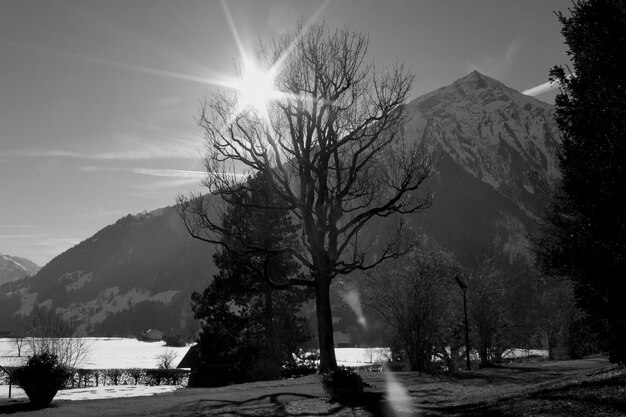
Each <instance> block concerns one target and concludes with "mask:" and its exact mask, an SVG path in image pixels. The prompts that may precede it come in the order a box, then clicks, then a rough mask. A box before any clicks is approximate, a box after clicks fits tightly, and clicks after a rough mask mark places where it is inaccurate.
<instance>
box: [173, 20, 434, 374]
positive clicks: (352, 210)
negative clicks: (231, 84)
mask: <svg viewBox="0 0 626 417" xmlns="http://www.w3.org/2000/svg"><path fill="white" fill-rule="evenodd" d="M367 47H368V38H367V36H366V35H365V34H363V33H357V32H352V31H350V30H347V29H344V30H337V31H330V30H329V29H328V27H327V26H326V25H325V24H312V25H309V26H303V25H299V27H298V28H297V29H296V30H295V31H294V32H293V33H291V34H287V35H284V36H281V37H278V38H273V39H271V40H269V41H268V42H266V43H264V44H262V45H261V47H260V50H259V58H258V61H259V66H260V67H261V68H263V70H264V71H266V73H267V74H269V75H270V76H271V77H272V81H273V86H272V88H273V89H274V90H275V91H274V92H273V94H272V97H271V100H268V101H267V103H265V104H266V105H265V106H264V107H263V108H261V109H259V108H258V107H257V108H255V107H254V106H251V105H246V102H245V100H244V99H242V94H241V92H240V91H237V89H233V90H228V91H220V92H218V93H215V94H214V95H213V96H211V97H210V98H209V99H207V101H206V102H205V105H204V106H203V108H202V112H201V116H200V119H199V123H200V126H201V127H202V128H203V130H204V133H205V136H206V155H205V158H204V165H205V167H206V170H207V174H208V175H207V177H206V180H205V185H206V187H207V188H208V190H209V192H210V193H212V194H213V198H203V197H200V196H198V195H195V196H194V195H192V196H188V197H180V198H179V210H180V213H181V215H182V217H183V220H184V222H185V225H186V227H187V229H188V230H189V232H190V233H191V235H192V236H194V237H195V238H198V239H201V240H204V241H207V242H211V243H215V244H221V245H224V246H227V247H226V249H227V250H233V248H231V247H228V245H226V244H225V243H224V241H225V240H224V239H222V237H223V236H224V235H229V236H231V238H230V239H229V241H230V242H233V241H236V242H237V246H238V247H239V248H245V249H244V250H245V252H246V253H247V254H248V255H250V256H255V255H256V256H266V257H267V259H270V258H271V257H272V256H279V255H284V254H290V255H292V256H293V257H294V259H296V260H297V261H298V262H299V263H300V264H301V265H302V266H303V267H304V268H306V269H307V270H308V271H309V272H310V274H309V275H308V276H306V277H305V278H302V277H297V278H291V279H290V280H289V281H288V282H282V283H276V282H273V281H272V273H271V270H270V269H271V268H265V269H266V270H265V271H264V276H265V279H267V280H268V282H270V284H271V285H272V286H273V287H274V288H279V289H280V288H287V287H290V286H293V285H304V286H310V287H313V288H314V289H315V297H316V314H317V326H318V335H319V348H320V368H321V370H327V369H333V368H335V367H336V366H337V365H336V359H335V353H334V342H333V325H332V314H331V306H330V296H329V291H330V285H331V282H332V281H333V279H334V278H335V277H336V276H337V275H340V274H349V273H351V272H353V271H357V270H367V269H370V268H373V267H375V266H376V265H378V264H380V263H381V262H383V261H385V260H387V259H389V258H395V257H398V256H401V255H404V254H406V253H407V252H408V251H409V250H410V249H411V247H412V242H413V235H412V233H411V230H410V228H409V227H408V226H407V225H406V224H405V221H404V218H403V216H402V215H405V214H411V213H416V212H419V211H421V210H423V209H425V208H426V207H428V206H429V204H430V200H431V195H430V193H429V192H424V191H423V190H422V188H423V187H420V186H421V185H422V183H423V182H424V180H426V179H427V178H428V177H429V176H430V175H431V172H432V171H431V153H430V152H429V151H428V150H427V147H425V146H422V144H420V143H419V140H417V138H409V137H407V136H406V135H405V132H404V123H405V121H406V114H405V108H404V104H405V102H406V100H407V98H408V97H409V93H410V89H411V85H412V82H413V76H412V75H410V74H408V73H407V72H406V71H405V70H404V68H403V66H402V65H401V64H396V65H395V66H394V67H393V68H391V69H388V70H384V71H382V72H377V71H376V70H375V68H374V66H373V64H371V63H367V62H366V57H367ZM238 75H245V73H239V74H238ZM255 173H262V174H263V175H264V177H266V178H267V184H268V187H269V188H270V190H271V192H272V193H276V195H277V196H278V200H279V201H280V204H279V205H278V206H276V205H271V206H269V205H268V206H265V205H257V206H255V207H254V208H256V209H260V210H275V209H281V210H285V209H286V210H289V211H290V213H291V215H292V216H293V218H294V220H295V222H296V223H297V224H298V225H299V226H300V230H301V234H302V243H303V250H299V249H296V248H293V247H289V246H285V247H275V248H270V249H267V248H261V247H259V246H258V245H255V244H254V242H249V241H247V240H246V238H245V233H244V232H243V231H242V230H241V229H239V231H238V229H237V228H236V227H235V228H232V227H228V228H226V227H224V225H222V224H221V223H220V219H221V218H223V216H222V215H220V213H223V212H224V206H225V205H239V206H245V205H247V204H248V203H247V202H246V201H245V200H244V199H241V198H239V196H240V195H241V190H242V188H243V189H244V190H246V189H248V191H252V190H249V188H250V187H251V186H250V185H248V184H246V183H244V182H243V181H241V180H240V178H245V177H247V176H248V175H252V176H253V175H254V174H255ZM216 197H217V198H216ZM268 255H269V256H268ZM266 264H268V265H269V263H266Z"/></svg>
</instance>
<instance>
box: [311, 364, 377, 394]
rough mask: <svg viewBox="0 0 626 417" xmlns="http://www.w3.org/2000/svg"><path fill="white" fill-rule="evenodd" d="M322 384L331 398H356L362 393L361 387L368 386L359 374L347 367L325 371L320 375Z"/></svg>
mask: <svg viewBox="0 0 626 417" xmlns="http://www.w3.org/2000/svg"><path fill="white" fill-rule="evenodd" d="M322 385H323V386H324V391H326V393H327V394H328V395H329V396H330V398H331V399H332V400H351V399H356V398H358V397H359V396H360V395H361V394H362V393H363V388H365V387H369V384H367V383H365V382H364V381H363V378H361V375H359V374H357V373H356V372H354V371H352V370H351V369H348V368H337V369H335V370H334V371H330V372H326V373H325V374H324V375H322Z"/></svg>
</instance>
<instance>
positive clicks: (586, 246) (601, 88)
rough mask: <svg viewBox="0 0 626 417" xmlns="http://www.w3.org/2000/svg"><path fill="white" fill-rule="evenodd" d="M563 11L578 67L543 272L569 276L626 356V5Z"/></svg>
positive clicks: (562, 115) (578, 4)
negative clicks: (624, 289) (625, 286)
mask: <svg viewBox="0 0 626 417" xmlns="http://www.w3.org/2000/svg"><path fill="white" fill-rule="evenodd" d="M570 11H571V17H566V16H564V15H563V14H559V15H558V17H559V21H560V22H561V23H562V25H563V28H562V33H563V36H564V37H565V42H566V44H567V45H568V46H569V51H568V54H569V55H570V57H571V60H572V64H573V69H572V70H571V73H570V72H569V71H570V70H569V68H568V69H567V70H566V69H564V68H562V67H555V68H554V69H552V71H551V72H550V75H551V78H552V79H553V80H555V81H558V82H559V83H560V85H561V93H560V94H559V95H558V96H557V98H556V120H557V123H558V126H559V129H560V130H561V133H562V145H561V149H560V154H559V163H560V168H561V171H562V174H563V177H562V180H561V182H560V184H559V186H558V189H557V191H556V192H555V195H554V198H553V202H552V204H551V206H550V208H549V211H548V213H547V216H546V222H545V224H544V227H543V230H542V233H541V236H539V237H538V238H537V239H536V241H535V243H536V248H537V252H538V254H539V259H540V262H541V264H542V266H543V269H544V271H546V272H548V273H550V274H552V275H560V276H565V277H567V278H570V279H571V280H572V281H573V283H574V289H575V294H576V297H577V303H578V305H579V306H580V307H581V308H582V309H583V311H584V312H585V313H586V314H587V315H589V316H590V317H591V318H593V319H594V320H596V321H597V325H598V326H597V328H598V329H600V331H601V334H602V338H603V339H604V340H605V341H606V342H607V343H608V348H609V351H610V357H611V360H612V361H614V362H621V363H624V362H625V361H626V303H624V302H623V300H622V298H623V292H622V290H621V288H622V287H623V280H624V277H626V258H625V255H626V206H625V205H624V201H626V187H625V186H624V184H626V165H625V164H624V161H625V160H626V54H625V53H624V51H626V36H624V34H625V33H626V3H624V2H623V1H619V0H589V1H575V2H574V5H573V7H572V9H571V10H570Z"/></svg>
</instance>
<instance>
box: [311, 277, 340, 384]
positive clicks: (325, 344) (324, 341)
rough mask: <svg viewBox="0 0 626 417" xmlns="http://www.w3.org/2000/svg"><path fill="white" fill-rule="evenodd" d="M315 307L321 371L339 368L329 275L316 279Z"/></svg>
mask: <svg viewBox="0 0 626 417" xmlns="http://www.w3.org/2000/svg"><path fill="white" fill-rule="evenodd" d="M315 309H316V314H317V334H318V340H319V348H320V372H326V371H331V370H334V369H336V368H337V359H336V358H335V341H334V337H333V315H332V312H331V309H330V278H329V277H327V276H318V277H317V279H316V285H315Z"/></svg>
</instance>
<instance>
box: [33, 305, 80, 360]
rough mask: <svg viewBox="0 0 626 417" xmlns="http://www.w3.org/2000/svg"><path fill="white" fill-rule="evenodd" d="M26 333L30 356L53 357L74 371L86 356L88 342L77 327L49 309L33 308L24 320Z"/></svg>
mask: <svg viewBox="0 0 626 417" xmlns="http://www.w3.org/2000/svg"><path fill="white" fill-rule="evenodd" d="M26 332H27V334H28V337H27V340H28V345H29V347H30V349H31V351H32V353H33V354H34V355H39V354H42V353H51V354H54V355H56V356H57V359H58V360H59V362H60V363H61V364H62V365H65V366H67V367H69V368H76V367H77V366H78V365H80V363H81V362H83V361H84V360H85V359H86V357H87V355H88V354H89V350H90V343H89V340H88V339H86V338H85V337H84V335H83V334H82V331H81V330H80V328H79V326H77V325H76V323H74V322H73V321H72V320H70V319H65V318H63V317H62V316H60V315H59V314H57V313H56V312H55V311H53V310H52V309H47V308H41V307H38V306H35V307H34V308H33V311H32V312H31V314H30V315H29V316H28V317H27V319H26Z"/></svg>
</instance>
